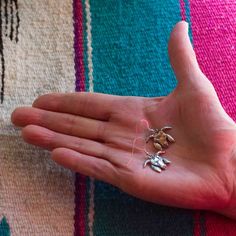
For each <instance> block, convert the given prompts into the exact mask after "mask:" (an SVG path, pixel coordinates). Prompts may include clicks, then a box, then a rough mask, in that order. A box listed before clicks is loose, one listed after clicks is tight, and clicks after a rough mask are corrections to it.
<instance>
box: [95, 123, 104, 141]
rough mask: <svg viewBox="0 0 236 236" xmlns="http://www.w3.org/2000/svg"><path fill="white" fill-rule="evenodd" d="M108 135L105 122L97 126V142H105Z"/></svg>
mask: <svg viewBox="0 0 236 236" xmlns="http://www.w3.org/2000/svg"><path fill="white" fill-rule="evenodd" d="M105 135H106V126H105V124H104V123H103V122H100V123H99V124H98V126H97V135H96V139H97V140H103V139H104V138H105Z"/></svg>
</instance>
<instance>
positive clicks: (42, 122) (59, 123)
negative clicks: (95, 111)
mask: <svg viewBox="0 0 236 236" xmlns="http://www.w3.org/2000/svg"><path fill="white" fill-rule="evenodd" d="M12 122H13V124H15V125H16V126H20V127H24V126H27V125H30V124H32V125H38V126H42V127H45V128H47V129H50V130H53V131H56V132H59V133H63V134H68V135H72V136H77V137H82V138H88V139H94V140H104V139H105V130H106V122H103V121H97V120H93V119H89V118H84V117H80V116H75V115H71V114H65V113H58V112H51V111H45V110H41V109H38V108H29V107H22V108H17V109H16V110H15V111H14V112H13V114H12Z"/></svg>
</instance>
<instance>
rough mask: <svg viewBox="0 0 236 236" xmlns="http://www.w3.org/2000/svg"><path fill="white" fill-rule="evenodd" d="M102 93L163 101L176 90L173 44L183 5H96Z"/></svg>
mask: <svg viewBox="0 0 236 236" xmlns="http://www.w3.org/2000/svg"><path fill="white" fill-rule="evenodd" d="M90 2H91V13H92V38H93V42H92V46H93V49H94V50H93V64H94V83H95V91H96V92H106V93H110V94H119V95H137V96H163V95H167V94H168V93H169V92H170V91H172V89H173V88H174V87H175V85H176V80H175V77H174V75H173V73H172V71H171V68H170V65H169V59H168V54H167V42H168V38H169V34H170V31H171V29H172V27H173V25H174V24H175V23H176V22H177V21H178V20H179V19H180V9H179V3H178V1H175V0H172V1H165V0H162V1H154V0H152V1H141V0H139V1H135V0H130V1H121V0H120V1H119V0H108V1H102V2H101V1H96V0H91V1H90Z"/></svg>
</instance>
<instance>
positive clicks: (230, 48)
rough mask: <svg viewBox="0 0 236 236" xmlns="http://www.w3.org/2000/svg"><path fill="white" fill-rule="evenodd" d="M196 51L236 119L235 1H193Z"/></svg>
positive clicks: (202, 65)
mask: <svg viewBox="0 0 236 236" xmlns="http://www.w3.org/2000/svg"><path fill="white" fill-rule="evenodd" d="M190 6H191V22H192V33H193V41H194V47H195V51H196V54H197V57H198V61H199V63H200V66H201V69H202V70H203V72H204V73H205V74H206V75H207V77H208V78H209V79H210V80H211V81H212V83H213V85H214V87H215V89H216V91H217V93H218V96H219V98H220V100H221V103H222V105H223V107H224V108H225V110H226V111H227V112H228V114H229V115H230V116H231V117H232V118H233V119H234V120H236V105H235V104H236V4H235V0H228V1H222V0H205V1H202V0H190Z"/></svg>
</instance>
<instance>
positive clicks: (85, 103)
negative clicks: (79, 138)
mask: <svg viewBox="0 0 236 236" xmlns="http://www.w3.org/2000/svg"><path fill="white" fill-rule="evenodd" d="M117 100H119V97H118V96H112V95H105V94H98V93H86V92H80V93H65V94H62V93H52V94H46V95H43V96H41V97H39V98H37V99H36V100H35V101H34V103H33V107H37V108H41V109H44V110H49V111H56V112H63V113H70V114H75V115H80V116H85V117H89V118H93V119H99V120H108V119H109V117H110V114H111V112H112V110H113V109H114V105H113V104H114V102H115V101H117Z"/></svg>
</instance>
